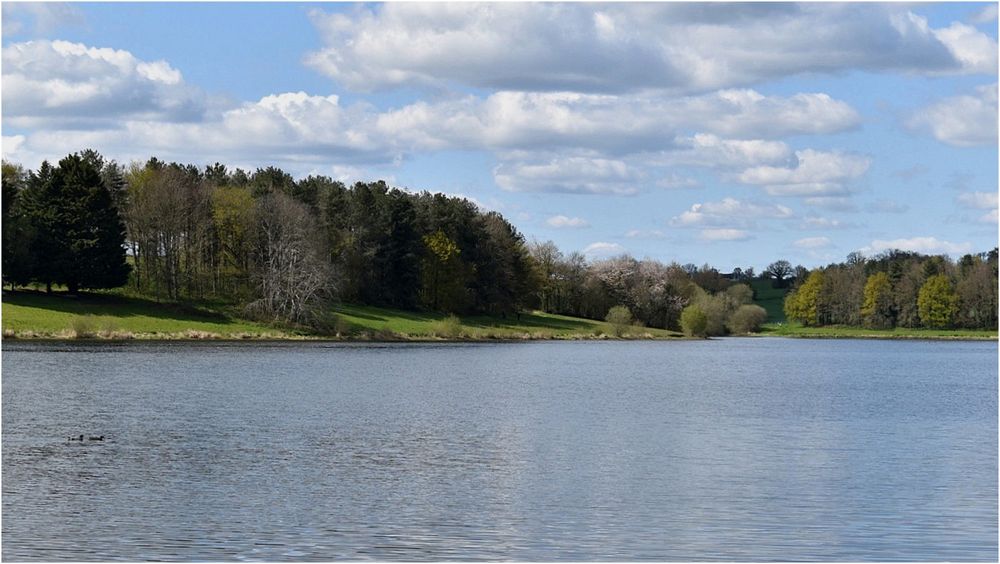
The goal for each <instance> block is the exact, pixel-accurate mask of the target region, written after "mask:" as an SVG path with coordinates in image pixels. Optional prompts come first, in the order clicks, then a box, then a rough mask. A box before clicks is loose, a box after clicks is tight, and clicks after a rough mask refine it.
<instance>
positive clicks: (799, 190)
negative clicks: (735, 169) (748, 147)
mask: <svg viewBox="0 0 1000 564" xmlns="http://www.w3.org/2000/svg"><path fill="white" fill-rule="evenodd" d="M795 161H796V162H795V163H794V164H793V165H792V166H758V167H752V168H749V169H747V170H745V171H743V173H742V174H740V176H739V180H740V181H741V182H744V183H746V184H756V185H760V186H763V187H764V188H765V190H766V191H767V193H768V194H771V195H775V196H812V197H820V196H833V195H842V194H845V193H846V192H847V183H849V182H851V181H853V180H856V179H858V178H860V177H861V176H862V175H864V174H865V172H867V171H868V167H869V166H871V159H870V158H868V157H864V156H860V155H852V154H847V153H840V152H824V151H815V150H813V149H805V150H802V151H796V152H795Z"/></svg>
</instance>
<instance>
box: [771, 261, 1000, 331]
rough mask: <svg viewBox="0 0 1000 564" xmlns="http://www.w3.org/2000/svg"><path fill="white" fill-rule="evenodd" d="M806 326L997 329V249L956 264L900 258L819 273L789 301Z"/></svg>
mask: <svg viewBox="0 0 1000 564" xmlns="http://www.w3.org/2000/svg"><path fill="white" fill-rule="evenodd" d="M785 314H786V316H787V317H788V318H789V319H793V320H796V321H799V322H801V323H803V324H805V325H812V326H821V325H852V326H864V327H868V328H872V329H891V328H894V327H929V328H935V329H943V328H968V329H996V328H997V249H996V248H994V249H993V250H992V251H989V252H986V253H981V254H967V255H965V256H963V257H961V258H960V259H959V260H958V261H957V262H953V261H952V260H951V259H949V258H948V257H946V256H927V255H922V254H919V253H913V252H905V251H899V250H893V251H886V252H884V253H882V254H880V255H877V256H875V257H873V258H870V259H866V258H865V257H863V256H862V255H860V254H859V253H852V254H851V255H849V256H848V258H847V260H846V261H845V262H843V263H839V264H831V265H828V266H826V267H823V268H817V269H815V270H812V271H811V272H809V273H808V275H807V276H803V277H801V279H799V280H798V281H797V282H796V287H795V288H794V289H793V290H792V292H791V293H789V295H788V296H787V297H786V299H785Z"/></svg>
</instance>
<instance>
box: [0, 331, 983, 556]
mask: <svg viewBox="0 0 1000 564" xmlns="http://www.w3.org/2000/svg"><path fill="white" fill-rule="evenodd" d="M996 359H997V345H996V343H995V342H990V343H961V342H957V343H938V342H871V341H806V340H780V339H765V340H755V339H734V340H726V341H724V342H718V341H715V342H681V343H527V344H497V345H440V346H436V345H420V346H407V345H375V346H367V345H366V346H354V345H319V344H306V345H298V344H296V345H272V346H261V345H203V344H128V345H73V344H62V345H31V344H13V345H10V344H5V347H4V354H3V492H2V493H3V500H2V502H3V523H2V526H3V538H2V541H3V545H2V557H3V559H5V560H67V559H68V560H115V559H124V560H154V559H155V560H333V559H351V560H359V559H375V560H449V559H452V560H498V559H514V560H643V559H652V560H715V559H719V560H880V561H884V560H909V561H912V560H966V561H967V560H986V561H995V560H996V559H997V441H996V437H997V403H996V399H997V361H996ZM80 433H84V434H88V435H90V434H92V435H101V434H103V435H106V436H107V439H106V440H105V441H104V442H89V441H84V442H83V443H80V442H75V441H74V442H71V441H68V440H67V437H69V436H70V435H78V434H80Z"/></svg>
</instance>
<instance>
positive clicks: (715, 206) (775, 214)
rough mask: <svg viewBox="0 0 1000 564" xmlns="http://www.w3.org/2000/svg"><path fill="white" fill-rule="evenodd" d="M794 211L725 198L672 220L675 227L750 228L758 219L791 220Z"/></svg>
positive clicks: (692, 209) (695, 206)
mask: <svg viewBox="0 0 1000 564" xmlns="http://www.w3.org/2000/svg"><path fill="white" fill-rule="evenodd" d="M792 216H793V213H792V210H791V209H790V208H788V207H786V206H782V205H762V204H755V203H751V202H743V201H740V200H737V199H735V198H723V199H722V200H721V201H718V202H704V203H698V204H694V205H692V206H691V208H690V209H688V210H687V211H685V212H683V213H681V214H680V215H678V216H676V217H674V218H673V219H671V220H670V224H671V225H673V226H674V227H702V226H717V227H733V226H738V227H750V226H752V225H754V222H755V221H756V220H758V219H789V218H791V217H792Z"/></svg>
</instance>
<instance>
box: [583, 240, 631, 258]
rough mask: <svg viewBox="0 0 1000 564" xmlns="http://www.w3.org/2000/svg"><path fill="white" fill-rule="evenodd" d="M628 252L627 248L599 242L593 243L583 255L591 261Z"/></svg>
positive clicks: (585, 249)
mask: <svg viewBox="0 0 1000 564" xmlns="http://www.w3.org/2000/svg"><path fill="white" fill-rule="evenodd" d="M624 252H626V251H625V247H623V246H621V245H619V244H618V243H607V242H604V241H598V242H596V243H591V244H589V245H587V246H586V247H585V248H584V249H583V255H584V256H585V257H587V258H588V259H590V260H594V259H601V258H608V257H613V256H615V255H620V254H622V253H624Z"/></svg>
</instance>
